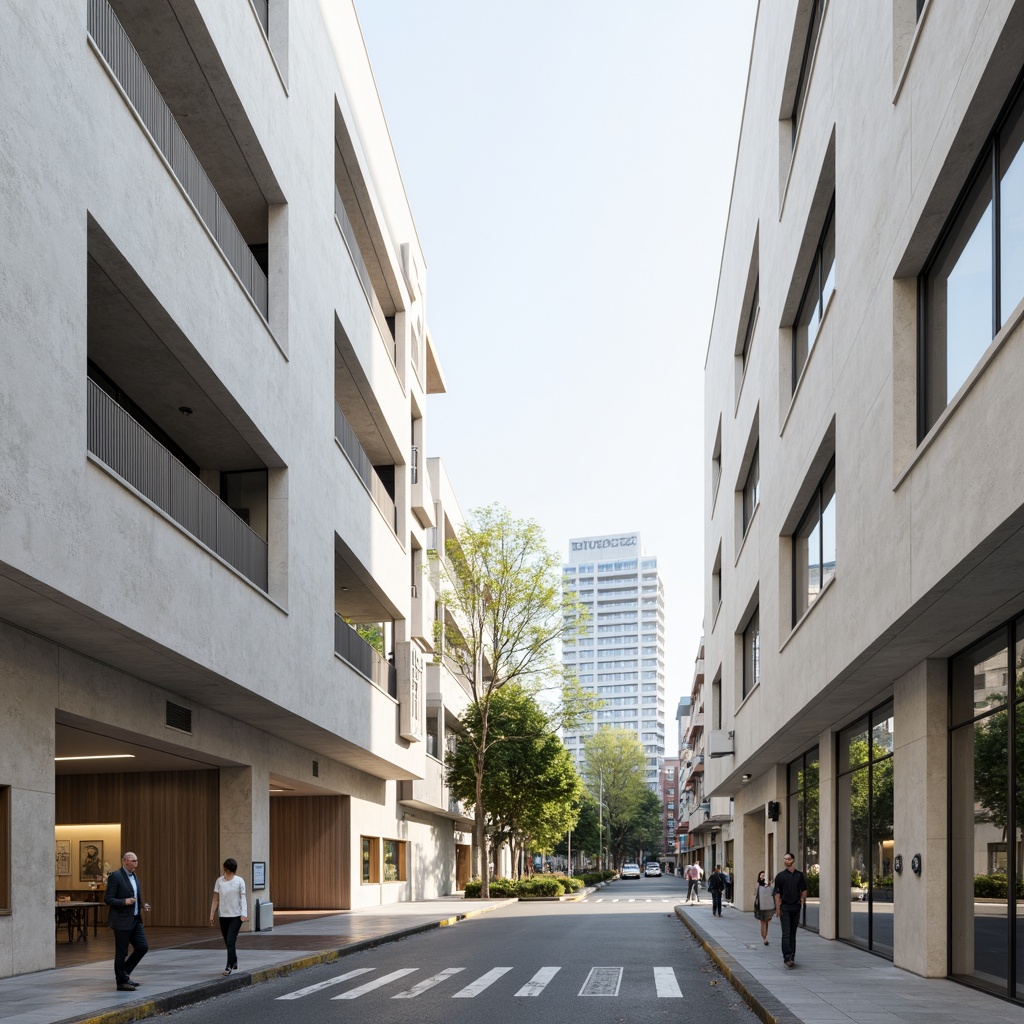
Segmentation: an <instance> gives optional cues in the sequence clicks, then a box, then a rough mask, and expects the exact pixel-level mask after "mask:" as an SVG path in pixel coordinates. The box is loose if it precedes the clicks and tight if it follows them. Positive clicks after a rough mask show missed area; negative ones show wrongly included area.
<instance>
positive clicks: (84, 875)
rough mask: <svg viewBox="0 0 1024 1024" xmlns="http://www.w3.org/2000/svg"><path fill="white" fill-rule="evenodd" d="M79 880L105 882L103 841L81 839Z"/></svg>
mask: <svg viewBox="0 0 1024 1024" xmlns="http://www.w3.org/2000/svg"><path fill="white" fill-rule="evenodd" d="M78 880H79V881H80V882H102V881H103V840H102V839H81V840H79V842H78Z"/></svg>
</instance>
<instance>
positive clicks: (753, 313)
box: [740, 276, 761, 374]
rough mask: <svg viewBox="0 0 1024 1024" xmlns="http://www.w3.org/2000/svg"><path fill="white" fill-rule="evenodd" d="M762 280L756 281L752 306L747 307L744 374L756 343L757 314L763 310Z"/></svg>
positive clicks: (743, 358) (741, 356)
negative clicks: (752, 347)
mask: <svg viewBox="0 0 1024 1024" xmlns="http://www.w3.org/2000/svg"><path fill="white" fill-rule="evenodd" d="M760 290H761V278H760V276H758V277H757V278H756V279H755V280H754V294H753V296H751V299H750V305H749V306H748V307H747V323H746V327H745V328H744V330H743V347H742V348H741V349H740V362H741V364H742V367H743V369H742V371H741V372H742V373H743V374H745V373H746V372H747V360H748V359H749V358H750V347H751V345H753V343H754V328H755V327H756V326H757V314H758V313H759V312H760V309H761V294H760Z"/></svg>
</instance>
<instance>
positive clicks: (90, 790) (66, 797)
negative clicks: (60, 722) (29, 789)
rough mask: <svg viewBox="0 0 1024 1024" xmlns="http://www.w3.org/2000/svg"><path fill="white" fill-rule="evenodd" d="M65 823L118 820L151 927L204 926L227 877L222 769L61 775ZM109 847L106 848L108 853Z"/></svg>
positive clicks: (58, 811) (113, 856)
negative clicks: (217, 886) (134, 859)
mask: <svg viewBox="0 0 1024 1024" xmlns="http://www.w3.org/2000/svg"><path fill="white" fill-rule="evenodd" d="M55 782H56V800H55V803H56V806H55V818H56V823H57V824H58V825H85V824H91V823H105V822H119V823H120V825H121V845H122V846H123V848H124V849H122V850H114V851H110V853H109V854H108V855H107V858H106V859H107V860H109V861H110V863H111V867H114V866H115V865H117V866H120V860H121V854H122V853H123V852H124V851H125V850H132V851H133V852H134V853H135V854H136V855H137V856H138V858H139V878H140V879H141V881H142V885H143V897H144V898H145V900H146V902H147V903H149V904H151V905H152V908H153V909H152V911H150V913H149V914H147V915H146V923H147V924H151V925H177V926H182V927H197V926H202V925H204V924H206V923H207V921H208V920H209V913H210V893H211V892H212V891H213V883H214V882H215V881H216V879H217V876H218V875H219V874H220V818H219V815H220V784H219V779H218V772H217V770H216V769H212V770H210V771H195V772H135V773H123V774H122V773H118V774H110V775H58V776H57V777H56V780H55ZM106 852H107V851H104V853H106Z"/></svg>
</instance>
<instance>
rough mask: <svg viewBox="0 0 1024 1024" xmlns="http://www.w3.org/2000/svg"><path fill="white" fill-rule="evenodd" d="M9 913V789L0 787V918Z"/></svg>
mask: <svg viewBox="0 0 1024 1024" xmlns="http://www.w3.org/2000/svg"><path fill="white" fill-rule="evenodd" d="M10 913H11V787H10V786H0V916H4V917H6V916H7V915H8V914H10Z"/></svg>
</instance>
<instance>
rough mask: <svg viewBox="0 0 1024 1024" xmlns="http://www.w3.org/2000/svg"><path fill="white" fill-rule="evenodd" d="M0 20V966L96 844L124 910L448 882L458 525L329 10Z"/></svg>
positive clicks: (203, 909)
mask: <svg viewBox="0 0 1024 1024" xmlns="http://www.w3.org/2000/svg"><path fill="white" fill-rule="evenodd" d="M0 25H2V26H3V31H4V39H5V45H4V58H3V60H0V96H2V97H3V101H2V103H0V162H2V165H3V174H2V176H0V199H2V205H3V208H4V216H3V221H2V222H3V228H2V231H3V238H4V245H3V248H2V253H0V351H2V356H3V358H2V365H3V372H2V373H0V420H2V425H0V975H4V976H6V975H12V974H19V973H23V972H28V971H36V970H40V969H43V968H47V967H52V966H53V965H54V962H55V944H54V932H53V918H52V914H53V910H52V908H51V903H52V900H53V893H54V890H57V891H63V892H70V893H71V894H74V895H79V896H80V895H83V894H86V895H95V893H94V891H93V890H92V889H90V886H91V885H95V884H96V883H97V882H100V883H101V880H102V878H103V877H104V872H106V871H107V870H109V869H110V868H116V867H117V866H118V865H119V861H120V855H121V852H122V851H123V850H125V849H130V850H133V851H135V852H136V853H137V854H138V856H139V861H140V868H139V871H140V875H141V877H142V878H143V879H144V882H145V885H146V893H147V897H148V899H149V901H150V902H151V903H152V905H153V908H154V909H153V911H152V914H151V915H150V917H149V920H148V923H149V924H150V925H153V926H161V925H199V924H202V923H204V922H205V920H206V915H207V908H208V905H209V896H208V886H212V884H213V880H214V878H215V877H216V876H217V874H218V873H219V866H220V864H221V862H222V860H223V859H224V858H225V857H227V856H232V857H235V858H236V859H237V860H238V862H239V864H240V871H241V873H242V874H243V876H244V877H246V878H247V879H248V881H249V885H250V889H251V891H252V896H253V897H256V898H259V899H261V900H263V901H264V902H265V903H269V904H273V905H276V907H277V908H297V909H301V908H341V907H360V906H367V905H377V904H379V903H382V902H385V903H386V902H393V901H400V900H409V899H412V898H417V897H429V896H432V895H435V894H446V893H450V892H452V891H453V890H454V889H456V888H458V887H459V886H461V885H462V884H464V882H465V880H466V877H467V876H468V867H469V863H470V857H469V854H470V835H469V831H470V821H469V819H468V818H467V817H466V816H465V815H464V814H463V813H462V809H461V808H460V807H459V806H458V805H457V804H453V803H451V802H450V801H449V798H448V794H447V791H446V789H445V787H444V785H443V774H442V761H441V758H442V757H443V752H444V748H445V745H446V744H447V743H448V742H449V741H450V734H451V730H452V727H453V725H454V721H455V718H456V717H457V716H458V714H459V713H460V712H461V711H462V709H463V707H464V706H465V702H466V694H465V691H464V689H463V688H462V686H461V685H460V683H459V681H458V680H456V679H454V678H453V677H452V676H451V675H450V673H449V672H448V669H447V668H446V667H445V666H443V665H440V664H435V663H434V662H433V657H432V654H433V643H434V641H433V632H434V630H433V625H434V617H435V600H434V588H433V586H432V583H431V580H430V577H429V575H427V574H425V573H424V571H423V570H424V566H425V562H426V554H427V551H428V549H429V548H430V547H432V546H434V545H435V544H438V543H443V539H444V537H445V536H447V535H450V534H451V532H452V531H453V529H454V528H455V527H456V526H457V525H458V521H459V513H458V505H457V502H456V501H455V498H454V495H453V492H452V489H451V487H450V484H449V482H448V480H447V478H446V477H445V474H444V471H443V468H442V467H441V465H440V464H439V463H437V462H436V461H430V462H429V463H428V462H427V461H426V460H424V459H423V458H422V457H421V453H423V452H424V450H425V449H424V445H425V441H426V430H425V418H424V414H425V409H426V399H427V396H428V395H429V394H437V393H440V392H443V390H444V381H443V377H442V374H441V370H440V366H439V363H438V360H437V356H436V353H435V348H434V344H433V341H432V339H431V336H430V333H429V331H428V329H427V325H426V319H425V314H424V309H425V291H424V286H425V269H424V266H425V265H424V258H423V254H422V252H421V251H420V246H419V242H418V240H417V236H416V228H415V225H414V223H413V219H412V215H411V212H410V210H409V207H408V202H407V200H406V196H405V191H404V188H403V184H402V180H401V177H400V175H399V171H398V167H397V164H396V161H395V157H394V153H393V151H392V148H391V142H390V139H389V137H388V132H387V126H386V124H385V120H384V116H383V112H382V111H381V108H380V103H379V100H378V98H377V93H376V89H375V87H374V82H373V77H372V74H371V70H370V67H369V64H368V60H367V56H366V52H365V49H364V46H363V42H362V38H361V35H360V32H359V26H358V22H357V20H356V15H355V10H354V8H353V6H352V4H351V3H350V2H331V3H327V2H323V3H313V2H310V3H295V2H291V3H289V2H287V0H253V2H252V3H250V2H248V0H144V2H135V0H109V2H108V0H40V2H38V3H32V4H24V3H21V2H17V0H0ZM55 844H56V845H55ZM54 851H56V855H55V860H54V864H55V868H54V875H53V877H52V878H51V877H49V873H48V872H46V871H45V867H44V866H45V864H47V863H50V858H51V855H53V854H54Z"/></svg>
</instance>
